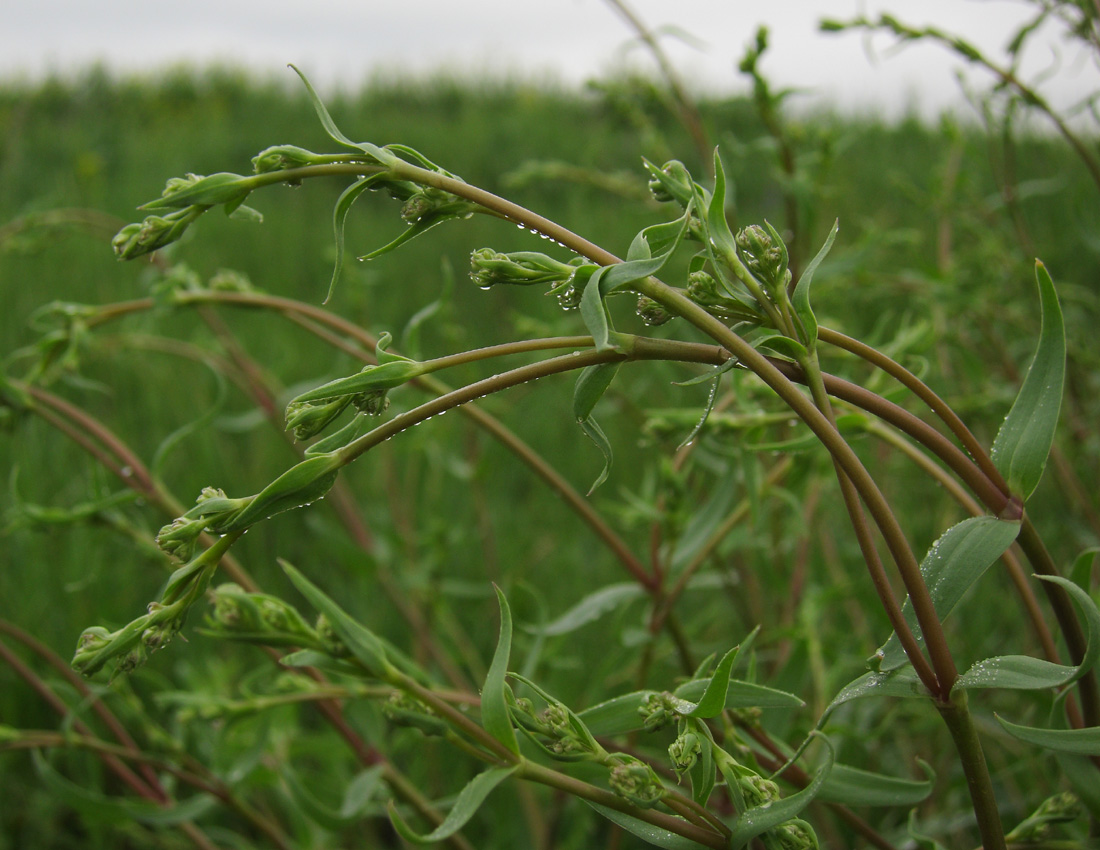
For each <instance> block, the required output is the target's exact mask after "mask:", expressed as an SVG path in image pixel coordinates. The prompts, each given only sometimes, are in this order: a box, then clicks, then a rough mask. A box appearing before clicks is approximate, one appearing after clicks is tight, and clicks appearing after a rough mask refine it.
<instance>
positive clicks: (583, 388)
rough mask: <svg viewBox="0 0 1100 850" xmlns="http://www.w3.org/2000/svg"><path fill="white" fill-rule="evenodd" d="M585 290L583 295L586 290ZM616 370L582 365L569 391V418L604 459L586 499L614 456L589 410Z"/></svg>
mask: <svg viewBox="0 0 1100 850" xmlns="http://www.w3.org/2000/svg"><path fill="white" fill-rule="evenodd" d="M585 291H586V292H587V289H586V290H585ZM601 309H602V308H601ZM618 371H619V364H618V363H600V364H597V365H595V366H586V367H585V368H584V369H582V370H581V373H580V375H579V376H578V377H577V383H576V386H575V387H574V389H573V415H574V416H576V417H577V424H578V425H579V426H580V428H581V430H582V431H583V432H584V434H585V436H587V437H588V439H590V440H591V441H592V442H593V443H595V444H596V448H598V449H599V450H600V453H601V454H602V455H603V459H604V464H603V469H602V470H601V471H600V474H599V476H597V478H596V480H595V481H594V482H593V483H592V486H591V487H589V488H588V495H589V496H591V495H592V493H593V491H595V489H596V488H597V487H599V486H600V485H601V484H603V482H604V481H606V480H607V475H608V472H610V470H611V461H612V459H613V457H614V455H613V453H612V450H611V441H610V440H608V439H607V435H606V434H604V432H603V429H602V428H600V426H599V424H598V423H597V422H596V420H595V419H593V418H592V409H593V408H594V407H595V406H596V402H598V401H599V400H600V398H602V397H603V394H604V393H605V392H606V391H607V388H608V387H609V386H611V382H612V381H613V380H614V379H615V375H616V373H618Z"/></svg>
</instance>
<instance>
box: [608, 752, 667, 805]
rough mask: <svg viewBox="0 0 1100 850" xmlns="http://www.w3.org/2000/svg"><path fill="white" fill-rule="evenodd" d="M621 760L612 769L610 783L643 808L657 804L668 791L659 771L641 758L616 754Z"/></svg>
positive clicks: (620, 793)
mask: <svg viewBox="0 0 1100 850" xmlns="http://www.w3.org/2000/svg"><path fill="white" fill-rule="evenodd" d="M615 758H616V759H617V760H619V761H620V763H619V764H616V765H615V766H614V767H613V768H612V769H611V775H610V776H609V777H608V785H610V786H611V790H612V791H614V792H615V793H616V794H618V795H619V796H620V797H622V798H624V799H626V800H628V801H630V802H631V803H633V804H634V805H635V806H638V807H639V808H642V809H651V808H653V807H654V806H656V805H657V804H658V803H659V802H660V801H661V799H662V798H663V797H664V796H665V795H666V794H667V793H668V792H667V791H666V789H665V786H664V785H663V784H662V782H661V777H659V776H658V775H657V772H656V771H655V770H654V769H653V768H652V767H650V766H649V765H648V764H646V763H645V762H644V761H641V760H640V759H636V758H634V757H633V756H627V755H623V754H621V753H619V754H616V756H615Z"/></svg>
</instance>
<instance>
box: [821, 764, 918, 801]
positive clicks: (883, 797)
mask: <svg viewBox="0 0 1100 850" xmlns="http://www.w3.org/2000/svg"><path fill="white" fill-rule="evenodd" d="M918 762H919V763H920V766H921V769H922V770H923V771H924V774H925V776H927V777H928V778H927V779H924V780H913V779H898V778H897V777H895V776H886V775H885V774H882V773H871V772H869V771H866V770H860V769H859V768H855V767H849V766H848V765H846V764H834V765H833V770H832V772H831V773H830V774H829V778H828V779H827V780H826V782H825V785H824V786H823V787H822V789H821V793H820V794H818V795H817V799H818V801H819V802H822V803H840V804H843V805H846V806H906V807H909V806H915V805H917V804H918V803H920V802H921V801H922V800H925V799H927V798H928V795H929V794H931V793H932V785H933V783H934V781H935V779H936V774H935V773H934V772H933V770H932V768H931V767H930V766H929V765H927V764H926V763H925V762H923V761H920V760H919V759H918Z"/></svg>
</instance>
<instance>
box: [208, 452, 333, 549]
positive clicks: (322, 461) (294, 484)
mask: <svg viewBox="0 0 1100 850" xmlns="http://www.w3.org/2000/svg"><path fill="white" fill-rule="evenodd" d="M343 464H344V461H343V460H342V459H341V457H340V455H339V454H338V453H335V452H334V453H332V454H326V455H315V456H313V457H309V458H307V459H306V460H303V461H302V462H301V463H298V464H295V465H294V466H292V467H291V468H290V469H288V470H287V471H286V472H284V473H283V474H282V475H280V476H279V477H278V478H276V479H275V480H274V481H272V482H271V483H270V484H268V485H267V486H266V487H265V488H264V489H263V490H261V491H260V492H259V493H257V494H256V495H255V496H253V497H252V499H251V500H250V501H249V502H248V504H247V505H246V506H245V507H244V509H243V510H241V511H240V512H239V513H236V514H235V515H232V516H231V517H230V518H229V519H228V521H226V522H225V523H224V524H223V523H219V524H218V525H217V526H216V527H215V526H214V525H211V530H213V531H217V532H218V533H220V534H226V533H228V532H231V531H238V530H240V529H243V528H248V527H249V526H251V525H255V524H256V523H257V522H260V521H261V520H265V519H268V518H270V517H273V516H275V515H276V514H280V513H283V512H284V511H290V510H293V509H295V508H301V507H304V506H305V505H310V504H312V503H313V502H316V501H317V500H318V499H323V498H324V497H325V495H326V494H327V493H328V491H329V490H331V489H332V485H333V484H335V483H336V475H337V473H338V471H339V469H340V467H341V466H343Z"/></svg>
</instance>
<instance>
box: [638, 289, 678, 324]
mask: <svg viewBox="0 0 1100 850" xmlns="http://www.w3.org/2000/svg"><path fill="white" fill-rule="evenodd" d="M634 312H636V313H637V314H638V316H639V317H641V320H642V321H643V322H645V323H646V324H647V325H649V326H650V327H656V326H658V325H663V324H666V323H667V322H670V321H672V318H673V316H672V314H671V313H670V312H668V310H666V309H665V308H664V307H662V306H661V305H660V304H658V303H657V302H656V301H654V300H653V299H652V298H650V297H649V296H648V295H639V296H638V306H637V307H636V308H635V310H634Z"/></svg>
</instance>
